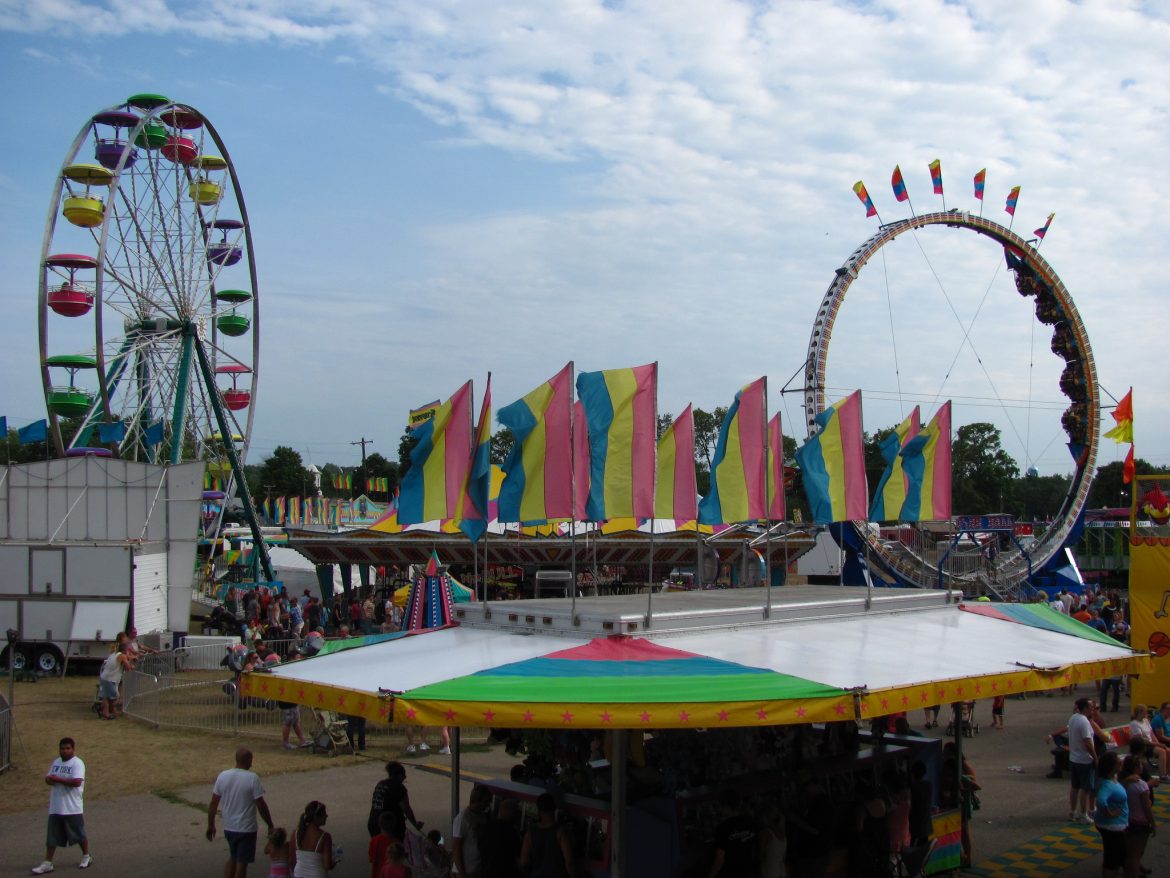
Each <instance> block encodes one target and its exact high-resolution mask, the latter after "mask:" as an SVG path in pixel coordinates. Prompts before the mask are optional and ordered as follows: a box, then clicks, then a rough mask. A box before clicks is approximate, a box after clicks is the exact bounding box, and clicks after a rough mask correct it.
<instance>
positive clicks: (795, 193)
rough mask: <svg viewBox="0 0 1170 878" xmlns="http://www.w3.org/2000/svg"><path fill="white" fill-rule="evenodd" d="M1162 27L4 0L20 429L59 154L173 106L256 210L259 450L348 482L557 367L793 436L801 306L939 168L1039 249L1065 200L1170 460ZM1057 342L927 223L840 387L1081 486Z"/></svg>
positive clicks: (720, 10)
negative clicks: (754, 399) (132, 118)
mask: <svg viewBox="0 0 1170 878" xmlns="http://www.w3.org/2000/svg"><path fill="white" fill-rule="evenodd" d="M1168 45H1170V11H1167V9H1166V8H1165V7H1164V6H1162V5H1160V4H1157V3H1141V2H1121V0H1083V2H1075V3H1074V2H1063V0H1035V2H1030V3H1019V2H1001V0H972V2H939V0H888V2H828V0H826V2H775V3H767V2H728V0H702V2H686V0H672V2H669V3H667V2H650V3H640V2H620V0H612V2H592V0H564V2H559V3H542V2H533V3H522V2H499V3H483V2H451V0H427V2H393V3H391V2H378V0H330V2H316V0H230V2H229V0H205V2H201V3H186V2H175V0H106V2H86V0H37V2H16V0H0V81H2V82H4V83H6V85H7V87H6V88H5V89H4V92H3V94H2V95H0V106H2V107H3V108H4V110H5V111H4V112H3V113H2V114H0V159H2V161H0V264H3V266H4V268H5V270H4V271H3V272H0V302H3V303H4V305H5V308H6V314H7V319H5V320H3V321H0V369H2V371H3V375H4V376H5V378H6V380H5V381H4V388H3V391H2V392H0V414H4V415H7V417H8V420H9V424H10V425H11V426H18V425H21V424H24V423H27V422H30V421H33V420H36V419H38V418H40V417H43V413H44V407H43V401H42V399H43V396H42V388H41V383H40V376H39V371H38V359H39V342H38V332H37V316H38V315H37V305H36V303H37V283H38V278H39V261H40V258H41V251H42V246H43V237H44V232H45V218H46V216H47V215H48V214H49V212H50V209H51V208H52V207H53V205H50V198H51V196H52V193H53V187H54V185H55V181H56V179H57V175H58V173H59V171H60V168H61V166H62V163H63V162H64V161H65V160H66V158H67V157H68V155H69V154H70V148H71V144H72V143H73V139H74V138H75V137H76V136H77V133H78V131H79V130H80V129H82V128H83V127H84V126H85V124H86V122H87V120H88V119H89V118H90V116H91V115H92V114H93V113H95V112H97V111H98V110H100V109H103V108H106V107H109V106H112V105H116V104H119V103H122V102H124V101H125V99H126V98H127V97H128V96H129V95H131V94H134V93H138V92H154V93H161V94H164V95H167V96H169V97H170V98H172V99H174V100H176V101H179V102H183V103H186V104H190V105H191V106H194V107H196V108H198V109H199V110H200V111H201V112H202V113H203V114H204V115H205V116H206V117H207V118H208V119H209V120H210V121H211V122H212V124H213V125H214V126H215V128H216V130H217V131H218V132H219V134H220V135H221V136H222V138H223V141H224V143H225V145H226V146H227V148H228V151H229V152H230V158H231V160H232V162H233V164H234V166H235V170H236V173H237V174H238V178H239V181H240V186H241V191H242V194H243V197H244V200H245V201H246V205H247V211H248V217H249V222H250V232H251V236H252V240H253V244H254V248H255V254H256V259H255V264H256V270H257V274H258V287H259V290H258V296H259V312H260V324H261V336H260V338H261V353H260V359H259V364H258V367H259V368H258V372H259V381H258V397H257V400H256V412H255V422H254V427H253V431H252V437H251V443H252V444H251V451H250V455H249V460H250V462H261V461H262V460H263V459H264V458H265V457H266V456H268V455H269V454H271V452H272V450H273V449H274V448H275V447H276V446H277V445H289V446H292V447H293V448H296V449H297V450H298V451H300V453H301V454H302V456H303V458H304V460H305V462H306V463H314V464H317V465H318V466H321V465H324V464H325V463H336V464H340V465H354V464H356V463H358V462H359V461H360V456H361V448H360V446H359V445H357V444H355V443H356V442H358V441H359V440H361V439H363V438H364V439H368V440H372V441H371V442H370V443H369V444H367V446H366V450H367V452H372V451H377V452H380V453H381V454H383V455H385V456H386V457H388V458H391V459H394V458H396V456H397V448H398V442H399V439H400V437H401V435H402V431H403V427H404V425H405V423H406V417H407V413H408V411H409V410H410V409H411V408H413V407H415V406H418V405H420V404H422V403H426V402H428V401H430V400H433V399H436V398H446V397H447V396H449V395H450V394H451V393H453V392H454V391H455V390H456V389H457V388H458V387H459V386H460V385H461V384H462V383H463V382H464V381H466V380H468V379H473V380H474V381H475V390H476V395H477V398H478V397H479V395H481V394H482V390H483V385H484V379H485V378H486V375H487V373H488V372H489V371H490V372H491V373H492V390H493V398H494V402H495V407H496V408H497V409H498V408H499V407H500V406H502V405H505V404H507V403H509V402H511V401H513V400H515V399H517V398H519V397H520V396H522V395H524V394H525V393H527V392H528V391H529V390H531V389H533V388H534V387H535V386H536V385H538V384H540V383H541V382H542V381H544V380H545V379H546V378H548V377H550V376H551V375H553V374H554V373H555V372H557V371H558V370H559V369H560V368H561V367H562V366H563V365H564V364H565V362H566V361H569V360H572V361H574V363H575V364H576V368H577V369H578V370H594V369H603V368H618V367H622V366H632V365H637V364H641V363H647V362H653V361H657V362H658V363H659V373H660V383H659V410H660V411H662V412H675V413H677V412H678V411H680V410H681V409H682V408H683V407H684V406H685V405H686V404H687V403H688V402H693V403H694V404H695V405H696V406H698V407H701V408H705V409H708V410H710V409H713V408H715V407H716V406H720V405H723V406H726V405H728V404H729V403H730V402H731V400H732V397H733V396H734V394H735V392H736V390H737V389H738V388H739V387H741V386H743V385H744V384H746V383H748V382H749V381H751V380H753V379H755V378H757V377H759V376H760V375H767V376H768V379H769V385H768V386H769V401H770V408H771V409H772V410H773V411H780V412H781V414H782V419H783V423H784V429H785V432H786V433H788V434H789V435H795V436H796V437H797V438H798V439H799V440H802V439H803V438H804V435H805V430H804V420H805V419H804V414H803V411H802V408H801V406H802V397H801V394H800V392H799V391H800V389H801V386H802V380H803V375H802V373H803V364H804V362H805V359H806V356H807V350H808V344H809V336H810V332H811V330H812V323H813V319H814V317H815V315H816V312H817V309H818V308H819V306H820V303H821V299H822V297H823V295H824V293H825V290H826V288H827V287H828V286H829V284H830V282H831V281H832V279H833V278H834V273H835V271H836V269H837V268H838V267H840V266H841V265H842V263H843V262H844V261H845V260H846V259H847V258H848V257H849V255H850V253H852V252H853V251H854V249H855V248H856V247H857V246H858V245H859V244H861V243H862V242H863V241H865V240H866V239H867V238H868V237H869V236H870V235H872V234H874V233H875V232H877V230H878V222H879V219H877V218H873V219H867V218H866V216H865V211H864V209H863V207H862V205H861V204H860V202H859V201H858V199H857V198H856V197H855V195H854V193H853V191H852V187H853V184H854V183H855V182H856V181H857V180H864V181H865V183H866V185H867V187H868V189H869V192H870V193H871V195H872V197H873V199H874V201H875V203H876V205H877V208H878V210H879V212H880V220H881V221H886V222H888V221H892V220H895V219H899V218H903V217H905V216H908V215H909V211H910V209H913V210H915V211H917V212H919V213H923V212H927V211H933V210H939V209H942V208H943V206H944V204H943V198H940V197H939V196H937V195H934V194H933V192H932V190H931V185H930V178H929V174H928V170H927V166H928V164H929V163H930V162H931V161H932V160H934V159H939V160H940V161H941V163H942V168H943V176H944V186H945V189H944V197H945V207H946V208H959V209H962V210H970V211H972V212H978V211H979V210H980V204H979V202H978V201H976V200H975V199H974V196H973V191H972V177H973V175H974V174H975V172H976V171H978V170H979V169H980V168H984V167H986V168H987V181H988V182H987V196H986V200H985V201H984V202H983V205H982V210H983V213H984V215H985V216H987V217H989V218H991V219H993V220H996V221H997V222H1002V223H1004V224H1007V223H1008V222H1012V223H1014V225H1013V228H1015V230H1016V231H1018V232H1021V233H1022V234H1024V235H1025V237H1033V235H1032V234H1031V230H1032V229H1035V228H1037V227H1040V226H1042V225H1043V223H1044V220H1045V218H1046V217H1047V215H1048V214H1049V213H1051V212H1055V214H1056V216H1055V219H1054V220H1053V223H1052V227H1051V229H1050V231H1049V233H1048V235H1047V236H1046V237H1045V239H1044V240H1043V243H1042V246H1041V251H1040V252H1041V254H1042V255H1043V256H1044V257H1045V258H1046V259H1047V260H1048V261H1049V262H1050V263H1051V264H1052V266H1053V267H1054V268H1055V270H1056V272H1057V273H1058V274H1059V276H1060V278H1061V279H1062V280H1063V282H1064V283H1065V285H1066V286H1067V287H1068V289H1069V291H1070V293H1071V295H1072V298H1073V300H1074V301H1075V303H1076V307H1077V309H1078V311H1079V313H1080V315H1081V318H1082V319H1083V321H1084V323H1085V326H1086V328H1087V331H1088V336H1089V339H1090V342H1091V345H1092V350H1093V354H1094V360H1095V364H1096V371H1097V377H1098V381H1099V385H1100V388H1101V402H1102V410H1103V413H1104V415H1103V417H1104V419H1105V421H1106V422H1107V423H1106V424H1105V429H1108V428H1109V427H1110V426H1112V419H1111V418H1110V417H1109V415H1108V411H1109V410H1110V409H1111V408H1112V406H1113V405H1114V404H1115V401H1116V399H1118V398H1120V397H1121V396H1122V395H1124V393H1125V392H1126V391H1127V390H1128V389H1129V388H1130V386H1132V387H1133V388H1134V411H1135V424H1134V432H1135V440H1136V449H1137V454H1138V456H1139V457H1142V458H1144V459H1146V460H1148V461H1150V462H1151V463H1153V464H1157V465H1170V406H1168V405H1167V393H1166V387H1167V377H1166V363H1167V344H1168V343H1170V316H1168V315H1170V308H1167V305H1166V287H1167V282H1166V271H1165V267H1164V255H1165V252H1166V241H1167V240H1170V220H1168V219H1167V217H1168V215H1170V213H1168V212H1167V211H1166V210H1165V208H1164V204H1163V202H1164V200H1165V198H1166V193H1167V192H1170V180H1168V179H1167V178H1168V175H1170V170H1168V169H1170V120H1168V115H1167V114H1168V111H1170V54H1168V53H1167V52H1166V46H1168ZM895 165H899V166H900V167H901V169H902V173H903V175H904V177H905V180H906V185H907V188H908V190H909V192H910V196H911V202H910V204H909V205H908V204H906V203H898V202H897V201H895V199H894V197H893V194H892V192H891V188H890V182H889V181H890V174H891V172H892V170H893V168H894V166H895ZM1017 185H1018V186H1021V187H1022V191H1021V195H1020V201H1019V207H1018V211H1017V213H1016V215H1015V218H1014V220H1013V218H1012V217H1009V216H1008V215H1007V214H1006V213H1005V212H1004V210H1003V207H1004V199H1005V197H1006V195H1007V192H1008V190H1009V189H1010V188H1011V187H1012V186H1017ZM1049 336H1050V332H1049V330H1048V328H1047V327H1044V326H1042V325H1040V324H1038V323H1036V321H1035V320H1034V319H1033V317H1032V313H1031V309H1030V307H1029V305H1028V303H1027V301H1025V300H1024V299H1022V298H1021V297H1020V296H1018V294H1016V292H1015V290H1014V287H1013V285H1012V282H1011V277H1010V275H1009V274H1008V273H1007V272H1006V271H1005V268H1004V264H1003V258H1002V252H1001V251H999V250H997V248H996V246H995V245H994V244H992V243H990V242H988V241H986V240H985V239H983V238H979V237H977V236H975V235H973V234H970V233H965V232H962V231H956V230H948V229H931V230H924V231H923V232H922V233H920V234H919V235H917V236H914V237H911V236H903V237H901V238H899V239H898V240H897V241H895V242H894V243H893V244H891V245H889V246H887V247H886V248H883V250H882V251H881V252H880V254H879V256H877V257H875V258H874V259H872V260H871V261H870V263H869V264H868V265H867V266H866V267H865V268H864V269H863V270H862V272H861V273H860V275H859V277H858V280H857V282H856V283H855V284H854V285H853V287H852V288H851V289H850V291H849V293H848V295H847V296H846V298H845V301H844V303H843V304H842V308H841V312H840V315H839V318H838V322H837V326H836V329H835V331H834V334H833V338H832V342H831V344H830V354H829V373H828V384H829V386H830V390H829V395H830V396H831V397H834V398H840V397H843V396H845V395H846V394H847V393H849V392H850V391H851V390H853V389H856V388H861V389H862V391H863V399H864V401H865V409H864V412H865V426H866V428H867V429H868V430H870V431H874V430H878V429H883V428H888V427H891V426H893V425H894V424H895V423H897V422H898V421H899V420H900V419H901V418H902V417H903V416H904V415H905V414H906V413H908V411H909V409H910V407H912V406H914V405H921V406H922V410H923V419H924V420H926V419H928V418H929V417H930V416H931V415H932V414H933V413H934V410H935V409H936V408H937V406H938V405H939V404H940V403H941V402H942V401H943V400H945V399H953V400H954V406H955V414H954V418H955V423H956V425H961V424H965V423H969V422H973V421H991V422H993V423H995V424H996V425H997V426H998V427H999V428H1000V430H1001V433H1002V436H1003V443H1004V447H1005V449H1006V450H1007V451H1008V452H1009V453H1010V454H1011V455H1012V456H1013V457H1014V458H1015V460H1016V461H1017V462H1018V463H1019V465H1020V466H1021V468H1025V467H1027V466H1035V467H1036V468H1037V470H1038V471H1039V472H1040V473H1042V474H1045V475H1047V474H1062V473H1067V472H1069V471H1071V468H1072V466H1071V459H1070V457H1069V455H1068V452H1067V451H1066V450H1065V449H1064V444H1063V443H1064V441H1065V439H1064V437H1063V434H1062V433H1061V432H1060V428H1059V416H1060V412H1061V411H1062V410H1063V408H1064V404H1065V400H1064V398H1063V397H1062V395H1061V393H1060V390H1059V387H1058V385H1057V379H1058V377H1059V373H1060V366H1061V364H1060V363H1059V362H1058V361H1057V360H1056V359H1055V357H1054V356H1053V355H1052V354H1051V353H1050V352H1049V350H1048V341H1049ZM49 353H61V352H60V351H50V352H49ZM1125 450H1126V449H1125V447H1122V446H1116V445H1115V444H1114V443H1112V442H1111V441H1109V440H1105V441H1104V442H1103V444H1102V446H1101V452H1100V455H1099V459H1098V463H1099V464H1105V463H1109V462H1112V461H1116V460H1121V459H1122V458H1123V457H1124V453H1125Z"/></svg>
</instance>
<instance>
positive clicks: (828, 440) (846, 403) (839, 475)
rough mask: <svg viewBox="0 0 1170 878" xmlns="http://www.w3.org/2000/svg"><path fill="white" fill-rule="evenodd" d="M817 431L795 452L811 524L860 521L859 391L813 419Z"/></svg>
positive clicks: (864, 506) (865, 489)
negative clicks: (810, 513)
mask: <svg viewBox="0 0 1170 878" xmlns="http://www.w3.org/2000/svg"><path fill="white" fill-rule="evenodd" d="M816 423H817V426H818V427H820V430H818V431H817V433H816V434H815V435H813V436H810V437H809V438H808V439H807V440H806V441H805V443H804V444H803V445H802V446H800V448H799V449H797V452H796V462H797V463H798V464H800V470H801V473H802V475H803V481H804V493H805V496H806V497H807V498H808V505H809V508H810V509H811V510H812V516H813V521H814V522H816V523H817V524H829V523H831V522H834V521H859V520H864V519H865V518H866V513H867V512H868V511H869V509H868V505H869V496H868V495H869V486H868V484H867V483H866V480H865V450H864V440H863V438H862V435H861V391H860V390H858V391H855V392H854V393H853V394H852V395H851V396H848V397H846V398H845V399H843V400H841V401H840V402H838V403H836V404H834V405H831V406H829V407H828V408H827V409H825V410H824V411H823V412H821V413H820V414H819V415H817V416H816Z"/></svg>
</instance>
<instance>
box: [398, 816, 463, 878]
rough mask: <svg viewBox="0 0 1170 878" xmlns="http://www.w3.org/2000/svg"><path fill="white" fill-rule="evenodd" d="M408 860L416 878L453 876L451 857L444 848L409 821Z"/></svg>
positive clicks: (407, 828) (407, 829) (407, 837)
mask: <svg viewBox="0 0 1170 878" xmlns="http://www.w3.org/2000/svg"><path fill="white" fill-rule="evenodd" d="M403 846H404V847H405V848H406V858H407V861H408V862H409V863H410V868H411V873H412V874H413V875H414V876H415V878H448V876H450V874H451V856H450V855H449V854H448V853H447V851H446V849H445V848H444V847H443V846H442V839H439V842H438V843H436V842H434V841H432V840H431V838H430V837H429V835H424V834H423V832H422V830H421V829H418V828H417V827H416V826H415V825H414V824H412V823H411V822H410V821H409V820H408V821H407V822H406V839H405V843H404V845H403Z"/></svg>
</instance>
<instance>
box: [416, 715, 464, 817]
mask: <svg viewBox="0 0 1170 878" xmlns="http://www.w3.org/2000/svg"><path fill="white" fill-rule="evenodd" d="M460 731H462V730H461V729H460V728H459V726H452V727H451V729H450V736H451V744H450V745H449V746H450V747H451V820H452V821H454V820H455V815H456V814H458V813H459V775H460V774H461V772H460V768H459V761H460V760H459V757H460V755H461V754H460V752H459V751H460V749H461V747H462V743H463V742H462V741H461V740H460V738H461V736H460V734H459V733H460ZM423 740H426V739H425V738H424V739H423Z"/></svg>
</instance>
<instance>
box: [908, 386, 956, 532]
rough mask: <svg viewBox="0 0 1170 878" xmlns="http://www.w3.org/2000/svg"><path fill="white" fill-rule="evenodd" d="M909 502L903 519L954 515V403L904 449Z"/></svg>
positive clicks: (931, 518) (945, 404) (920, 519)
mask: <svg viewBox="0 0 1170 878" xmlns="http://www.w3.org/2000/svg"><path fill="white" fill-rule="evenodd" d="M902 467H903V469H904V470H905V471H906V478H907V488H906V501H905V502H904V503H903V504H902V514H901V516H900V518H901V519H902V521H947V520H948V519H950V517H951V403H950V400H948V401H947V402H946V403H944V404H943V406H942V408H940V409H939V410H938V412H937V413H936V414H935V416H934V417H933V418H931V419H930V423H929V424H927V425H926V426H925V427H923V428H922V430H921V431H919V433H918V435H917V436H915V437H914V438H913V439H911V440H910V441H909V442H907V443H906V447H905V448H903V449H902Z"/></svg>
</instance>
